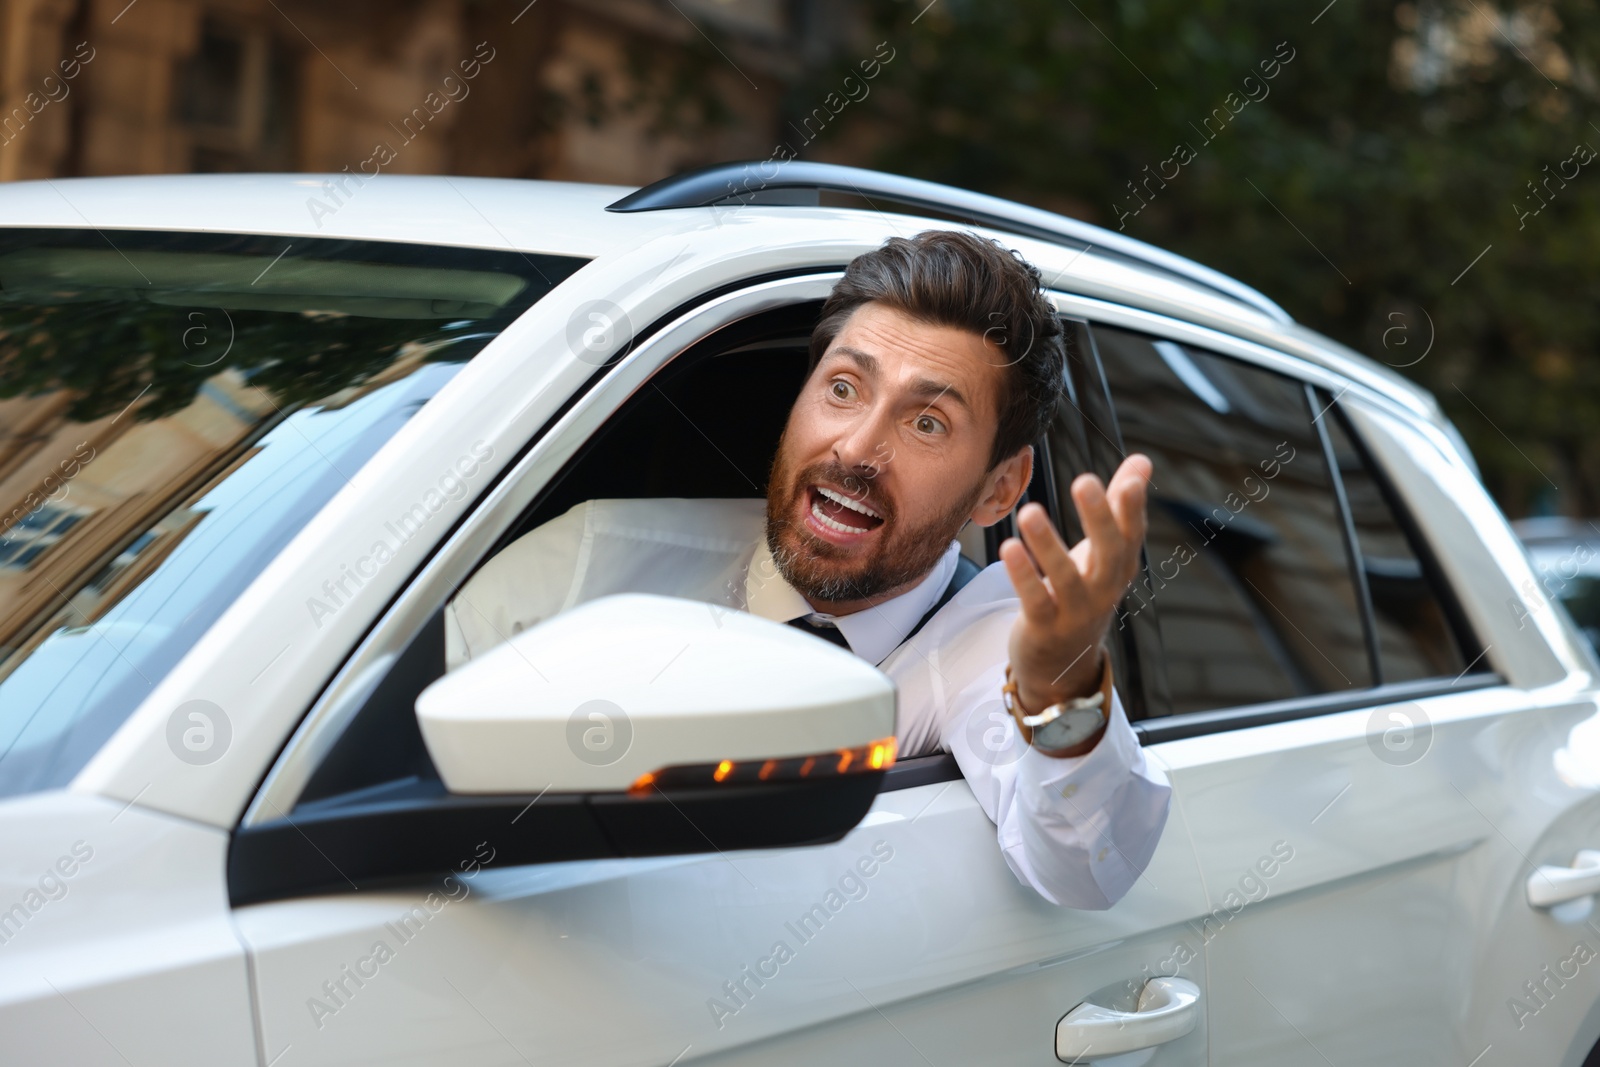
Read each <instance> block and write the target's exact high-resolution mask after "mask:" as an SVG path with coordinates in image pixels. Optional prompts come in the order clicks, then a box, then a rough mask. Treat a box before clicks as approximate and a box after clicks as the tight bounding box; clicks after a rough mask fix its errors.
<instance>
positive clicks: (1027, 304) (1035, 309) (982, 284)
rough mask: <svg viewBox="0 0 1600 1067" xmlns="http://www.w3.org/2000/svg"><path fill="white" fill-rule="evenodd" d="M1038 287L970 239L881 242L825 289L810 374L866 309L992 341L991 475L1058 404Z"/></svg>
mask: <svg viewBox="0 0 1600 1067" xmlns="http://www.w3.org/2000/svg"><path fill="white" fill-rule="evenodd" d="M1040 283H1041V278H1040V276H1039V271H1038V268H1036V267H1034V266H1033V265H1032V264H1030V263H1028V262H1027V261H1026V260H1024V259H1023V258H1022V256H1021V255H1020V254H1019V253H1017V252H1016V251H1010V250H1007V249H1005V248H1003V247H1001V245H1000V244H999V243H998V242H996V241H992V240H988V239H985V238H982V237H979V236H978V235H977V234H973V233H960V232H957V231H954V230H928V231H926V232H924V233H919V234H918V235H917V236H916V237H913V238H911V239H910V240H907V239H906V238H904V237H891V238H889V239H888V240H887V241H885V242H884V243H883V246H882V247H881V248H877V249H874V250H873V251H871V252H864V253H862V254H861V255H859V256H857V257H856V258H855V259H853V260H851V261H850V265H849V266H848V267H846V268H845V272H844V277H843V278H840V279H839V281H838V283H837V284H836V285H835V286H834V287H833V292H832V293H831V294H829V296H828V300H827V302H826V303H825V304H823V305H822V318H821V319H820V320H819V321H818V322H817V325H816V328H815V329H813V330H812V331H811V366H812V368H813V369H814V368H815V367H816V365H817V363H818V362H819V361H820V360H821V359H822V356H823V354H824V353H826V352H827V350H828V346H829V345H831V344H832V343H833V339H834V338H835V337H837V336H838V335H839V331H840V329H842V328H843V327H844V323H845V320H846V319H848V318H849V317H850V316H851V314H853V313H854V312H855V310H856V309H857V308H859V307H860V306H861V305H863V304H867V303H876V304H882V305H883V306H885V307H888V308H893V309H894V310H896V311H899V312H901V313H903V314H906V315H910V316H911V317H912V318H915V319H919V320H921V321H922V322H926V323H929V324H930V325H934V326H951V327H955V328H956V329H961V330H969V331H971V332H972V333H975V334H977V335H978V336H980V337H983V338H986V339H988V340H989V341H992V342H993V343H995V344H996V345H998V346H999V348H1000V352H1001V353H1002V354H1003V357H1004V359H1005V361H1006V373H1005V381H1004V384H1003V385H1002V386H1001V390H1000V411H999V416H1000V422H999V426H998V428H997V429H996V431H995V438H994V447H993V448H992V449H991V451H990V453H989V469H990V470H993V469H994V468H995V467H997V466H998V465H999V464H1000V463H1001V462H1002V461H1003V460H1005V459H1007V458H1008V457H1010V456H1013V455H1015V454H1016V453H1017V452H1019V451H1021V450H1022V449H1023V448H1025V447H1026V446H1028V445H1031V444H1033V443H1034V442H1035V441H1037V440H1038V439H1039V437H1040V436H1041V435H1042V434H1043V433H1044V432H1045V429H1046V428H1047V427H1048V426H1049V424H1050V419H1051V416H1052V415H1053V414H1054V412H1055V407H1056V404H1057V403H1059V402H1060V398H1061V396H1062V391H1063V390H1062V374H1063V368H1064V364H1065V362H1066V351H1065V348H1064V345H1063V341H1062V329H1061V320H1060V319H1058V318H1056V313H1055V309H1054V308H1052V307H1051V306H1050V303H1049V301H1048V300H1046V299H1045V296H1044V293H1043V292H1042V291H1041V288H1040Z"/></svg>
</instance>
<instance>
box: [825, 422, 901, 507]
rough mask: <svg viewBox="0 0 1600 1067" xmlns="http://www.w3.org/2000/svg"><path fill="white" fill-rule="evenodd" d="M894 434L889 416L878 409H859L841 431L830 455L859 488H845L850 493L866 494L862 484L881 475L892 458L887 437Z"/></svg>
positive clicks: (853, 486) (849, 485)
mask: <svg viewBox="0 0 1600 1067" xmlns="http://www.w3.org/2000/svg"><path fill="white" fill-rule="evenodd" d="M893 430H894V422H893V417H892V413H891V412H890V411H889V410H888V409H887V408H886V407H881V406H878V405H873V406H872V407H867V408H863V409H862V410H861V411H860V413H859V414H858V415H857V417H856V418H854V419H852V420H851V421H850V423H849V424H848V425H847V426H846V427H844V428H843V429H842V430H841V432H840V434H839V437H838V438H837V439H836V440H835V441H834V443H833V454H834V457H835V458H836V459H838V461H839V462H840V463H841V464H843V465H844V466H845V467H848V468H849V469H850V472H851V475H852V478H853V479H860V480H861V481H862V483H863V484H847V485H846V486H845V488H846V489H847V490H848V491H850V492H861V493H865V492H866V485H865V484H864V483H866V482H871V481H872V480H873V479H875V478H878V477H879V476H881V475H882V473H883V469H884V465H885V463H886V462H887V459H888V457H889V456H892V455H893V454H894V452H893V448H892V447H891V443H890V442H891V437H892V434H893Z"/></svg>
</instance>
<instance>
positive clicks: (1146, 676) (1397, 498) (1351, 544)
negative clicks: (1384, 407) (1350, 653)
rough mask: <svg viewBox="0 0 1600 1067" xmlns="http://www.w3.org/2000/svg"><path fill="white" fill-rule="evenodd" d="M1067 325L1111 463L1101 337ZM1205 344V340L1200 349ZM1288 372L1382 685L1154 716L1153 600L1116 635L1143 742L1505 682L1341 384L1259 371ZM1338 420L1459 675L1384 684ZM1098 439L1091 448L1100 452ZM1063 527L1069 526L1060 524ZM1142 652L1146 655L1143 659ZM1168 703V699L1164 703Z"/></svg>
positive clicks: (1158, 661) (1161, 692)
mask: <svg viewBox="0 0 1600 1067" xmlns="http://www.w3.org/2000/svg"><path fill="white" fill-rule="evenodd" d="M1062 319H1063V322H1064V323H1066V324H1067V325H1068V327H1069V330H1070V329H1071V328H1072V326H1073V325H1074V324H1081V325H1082V327H1083V332H1084V333H1085V334H1086V335H1087V338H1088V341H1089V343H1088V344H1086V345H1080V346H1078V351H1077V352H1076V353H1074V351H1073V350H1072V346H1070V345H1069V349H1068V356H1069V359H1068V364H1069V373H1070V374H1072V375H1074V377H1075V383H1074V384H1075V389H1076V392H1075V394H1074V398H1075V400H1076V403H1077V406H1079V408H1080V409H1081V410H1082V411H1083V413H1084V418H1085V420H1086V422H1089V423H1090V424H1091V425H1098V427H1099V428H1100V430H1101V435H1102V436H1103V437H1104V438H1105V439H1106V440H1107V441H1108V442H1109V444H1110V445H1111V446H1112V448H1113V449H1114V450H1115V452H1110V453H1108V452H1107V450H1104V449H1102V459H1101V462H1102V463H1105V462H1108V461H1107V460H1106V459H1105V458H1104V456H1105V455H1106V454H1110V455H1115V454H1117V453H1120V454H1124V455H1125V454H1126V451H1127V449H1126V444H1125V442H1124V441H1123V439H1122V431H1121V428H1120V426H1119V425H1118V423H1117V421H1116V407H1115V403H1114V401H1113V398H1112V396H1111V390H1110V386H1109V384H1108V383H1107V379H1106V375H1105V369H1104V367H1103V366H1102V364H1101V360H1100V353H1099V349H1098V347H1097V346H1095V344H1094V343H1093V341H1094V333H1095V327H1096V325H1100V324H1097V323H1096V322H1094V321H1092V320H1089V319H1087V318H1083V317H1079V316H1074V315H1063V316H1062ZM1103 325H1105V326H1107V327H1110V328H1115V329H1132V330H1133V331H1135V332H1138V333H1142V334H1145V335H1147V336H1150V337H1154V338H1157V339H1160V340H1171V341H1173V342H1174V343H1177V344H1183V343H1186V342H1183V341H1181V340H1179V339H1177V338H1172V337H1162V336H1161V335H1159V334H1157V333H1155V332H1153V331H1151V330H1150V329H1149V328H1148V327H1144V326H1133V327H1119V326H1116V325H1115V324H1112V323H1104V324H1103ZM1201 347H1204V346H1201ZM1206 351H1207V352H1209V353H1211V354H1213V355H1216V356H1217V357H1219V358H1222V359H1229V360H1234V361H1237V362H1240V363H1243V364H1245V365H1246V366H1249V367H1258V365H1257V364H1255V363H1254V362H1252V361H1250V360H1243V359H1240V358H1239V357H1238V356H1235V355H1232V354H1230V353H1228V352H1225V351H1216V350H1214V349H1210V348H1207V349H1206ZM1259 369H1266V370H1271V371H1274V372H1275V373H1282V374H1284V376H1285V377H1288V378H1290V379H1291V380H1293V381H1295V382H1296V383H1298V384H1300V385H1301V386H1302V387H1303V388H1304V389H1305V390H1306V398H1307V402H1308V403H1310V404H1311V405H1312V406H1311V410H1312V411H1314V412H1319V414H1317V415H1316V416H1314V418H1313V420H1312V421H1313V422H1314V423H1315V425H1316V427H1317V436H1318V439H1319V440H1320V442H1321V444H1322V449H1323V456H1324V459H1325V461H1326V462H1327V465H1328V468H1329V474H1330V477H1331V479H1332V485H1333V489H1334V504H1335V507H1336V508H1337V509H1338V511H1339V517H1340V524H1341V526H1342V530H1343V535H1344V545H1345V556H1346V559H1347V562H1348V565H1349V567H1350V570H1351V580H1352V582H1353V583H1354V586H1355V592H1356V602H1357V607H1358V610H1360V611H1361V613H1362V619H1361V624H1362V631H1363V634H1364V635H1365V639H1366V644H1367V655H1368V657H1369V660H1370V662H1371V669H1372V677H1373V679H1374V684H1373V685H1371V686H1367V687H1365V688H1360V689H1353V690H1345V691H1340V692H1334V693H1319V694H1314V695H1311V696H1305V697H1294V698H1290V699H1286V700H1277V701H1269V702H1265V703H1259V704H1244V705H1238V706H1234V707H1227V708H1215V709H1210V710H1207V711H1196V712H1184V713H1181V714H1177V715H1174V714H1171V713H1170V712H1168V713H1166V714H1155V715H1151V714H1150V712H1151V710H1152V709H1153V708H1155V709H1159V708H1161V707H1163V706H1165V707H1167V708H1170V707H1171V704H1170V698H1169V697H1168V696H1167V694H1168V693H1169V692H1170V690H1169V688H1168V683H1167V678H1166V664H1165V660H1164V659H1162V658H1161V657H1160V650H1161V631H1160V619H1161V610H1162V609H1161V607H1160V605H1158V604H1155V603H1152V604H1150V605H1148V606H1145V607H1143V608H1141V610H1140V611H1138V612H1137V613H1135V614H1133V615H1132V616H1131V619H1130V620H1129V625H1128V626H1126V627H1125V628H1122V629H1120V630H1119V631H1116V632H1115V633H1116V634H1117V639H1118V640H1119V641H1120V642H1121V643H1122V644H1123V646H1124V647H1125V648H1128V647H1129V646H1132V647H1131V649H1130V651H1129V652H1125V655H1131V659H1130V662H1131V663H1133V664H1138V665H1139V666H1138V668H1137V670H1138V673H1139V674H1140V676H1141V677H1139V678H1138V679H1129V680H1128V683H1129V684H1127V685H1126V687H1125V688H1123V687H1119V689H1122V692H1123V693H1124V700H1125V704H1126V710H1127V712H1128V717H1129V721H1130V724H1131V725H1132V726H1133V731H1134V734H1135V735H1136V736H1137V737H1138V738H1139V743H1140V744H1141V745H1152V744H1159V743H1161V742H1164V741H1178V740H1182V739H1184V738H1189V737H1200V736H1204V735H1206V734H1212V733H1221V732H1223V731H1227V730H1241V729H1247V728H1249V727H1252V726H1264V725H1268V724H1270V723H1278V722H1289V721H1292V720H1296V719H1308V718H1314V717H1316V716H1319V715H1331V714H1334V713H1336V712H1341V711H1353V710H1356V709H1358V708H1369V707H1380V706H1383V705H1385V704H1393V703H1401V702H1404V701H1410V700H1419V699H1422V698H1424V697H1432V696H1442V695H1446V694H1450V693H1462V692H1470V691H1472V690H1477V689H1489V688H1493V687H1495V686H1499V685H1504V684H1505V678H1504V676H1502V675H1501V674H1500V673H1499V672H1498V671H1494V670H1480V671H1476V672H1474V671H1473V670H1472V668H1473V667H1475V666H1477V665H1478V663H1479V662H1480V661H1481V660H1482V659H1483V657H1484V653H1485V651H1486V649H1485V646H1484V645H1483V643H1482V641H1481V640H1480V639H1479V638H1478V636H1477V633H1476V631H1474V630H1473V628H1472V626H1471V624H1470V623H1469V621H1468V620H1467V617H1466V613H1465V611H1464V610H1463V608H1462V605H1461V600H1460V596H1459V594H1458V593H1457V592H1456V590H1455V587H1454V586H1453V585H1452V584H1451V583H1450V581H1449V580H1448V578H1447V576H1446V575H1445V574H1444V571H1443V568H1442V567H1440V565H1439V562H1438V559H1437V557H1436V555H1435V553H1434V550H1433V545H1432V544H1431V543H1430V542H1429V540H1428V538H1427V537H1426V535H1425V534H1424V532H1423V531H1422V529H1421V527H1420V526H1419V525H1418V524H1417V522H1416V519H1415V517H1414V516H1413V515H1412V513H1411V510H1410V508H1409V507H1407V505H1406V503H1405V499H1404V497H1403V496H1402V495H1401V494H1400V493H1399V491H1398V489H1397V487H1396V486H1395V484H1394V481H1393V479H1392V478H1391V477H1390V476H1389V474H1388V472H1387V471H1386V470H1385V469H1384V467H1383V466H1382V464H1380V463H1379V462H1378V461H1377V457H1376V456H1375V455H1374V453H1373V452H1372V450H1371V448H1369V447H1368V446H1367V444H1366V442H1365V440H1364V439H1363V438H1362V436H1361V434H1360V433H1358V432H1357V430H1356V427H1355V425H1354V423H1353V422H1352V420H1351V419H1350V418H1349V417H1348V415H1347V414H1346V413H1345V411H1344V409H1343V408H1342V407H1341V405H1340V404H1339V397H1340V396H1342V395H1343V390H1340V392H1339V393H1337V394H1330V393H1329V392H1328V391H1327V390H1326V389H1325V388H1323V387H1322V386H1318V385H1315V384H1313V383H1311V382H1309V381H1307V380H1306V379H1304V378H1302V377H1300V376H1298V375H1295V374H1292V373H1287V372H1285V371H1283V370H1281V369H1278V368H1259ZM1329 417H1334V418H1338V419H1339V420H1340V426H1341V428H1342V429H1343V430H1344V432H1345V434H1346V435H1347V436H1348V437H1349V438H1350V441H1351V442H1352V444H1353V445H1354V447H1355V448H1356V450H1357V451H1358V453H1359V454H1360V456H1361V459H1362V462H1363V463H1364V464H1365V466H1366V468H1367V470H1368V471H1369V472H1370V474H1371V476H1372V478H1373V479H1374V481H1375V482H1376V483H1377V485H1378V487H1379V491H1380V492H1381V493H1382V495H1383V498H1384V502H1385V503H1386V504H1387V505H1388V507H1389V510H1390V512H1391V514H1392V515H1393V516H1394V519H1395V522H1396V523H1397V524H1398V525H1399V526H1400V529H1401V531H1402V532H1403V533H1404V534H1405V536H1406V538H1407V540H1408V541H1409V542H1410V543H1411V547H1412V549H1413V550H1414V551H1415V552H1416V555H1417V559H1418V561H1419V562H1420V563H1421V565H1422V569H1423V575H1424V577H1425V579H1426V581H1427V582H1428V584H1429V586H1430V588H1431V589H1432V591H1433V593H1434V595H1435V597H1436V598H1437V599H1438V601H1439V606H1440V609H1441V611H1442V612H1443V613H1444V616H1445V619H1446V622H1447V624H1448V626H1449V629H1450V634H1451V636H1452V637H1453V638H1454V639H1455V641H1456V643H1457V646H1458V648H1459V651H1460V654H1461V658H1462V662H1464V663H1466V664H1467V668H1466V670H1464V671H1463V672H1462V673H1461V674H1460V675H1458V676H1457V677H1455V678H1454V679H1446V678H1442V677H1441V678H1424V679H1418V680H1415V681H1407V682H1389V683H1385V682H1384V681H1383V675H1382V673H1381V664H1380V662H1379V659H1378V650H1377V637H1376V633H1377V630H1376V623H1375V619H1374V615H1373V607H1372V599H1371V595H1370V591H1369V590H1368V588H1367V582H1366V576H1365V574H1364V573H1363V572H1362V571H1361V565H1360V560H1359V556H1358V553H1359V549H1358V547H1357V542H1356V540H1355V525H1354V517H1353V516H1352V514H1351V512H1350V507H1349V501H1348V497H1347V494H1346V492H1345V487H1344V480H1343V477H1342V475H1341V474H1340V472H1339V469H1338V464H1337V463H1335V462H1334V461H1333V443H1332V440H1331V438H1330V436H1329V433H1328V430H1327V427H1326V426H1325V425H1324V424H1323V421H1322V420H1323V419H1325V418H1329ZM1094 447H1095V446H1094V442H1093V440H1092V439H1091V441H1090V448H1091V451H1093V449H1094ZM1095 473H1097V474H1099V475H1100V476H1101V477H1102V478H1103V477H1106V476H1107V475H1108V474H1109V473H1110V468H1109V467H1104V468H1103V469H1097V470H1095ZM1055 518H1056V520H1057V522H1058V524H1062V523H1064V522H1066V521H1067V519H1068V516H1064V515H1056V516H1055ZM1061 528H1062V529H1064V530H1065V529H1067V528H1068V527H1067V526H1066V525H1062V527H1061ZM1140 573H1141V577H1145V578H1147V577H1148V576H1149V558H1148V554H1147V553H1141V563H1140ZM1141 653H1142V655H1141ZM1133 693H1138V694H1140V695H1141V698H1142V700H1143V703H1138V704H1136V703H1134V701H1133V700H1131V699H1129V694H1133ZM1162 702H1164V703H1162Z"/></svg>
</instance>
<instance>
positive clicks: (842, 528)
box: [811, 502, 861, 534]
mask: <svg viewBox="0 0 1600 1067" xmlns="http://www.w3.org/2000/svg"><path fill="white" fill-rule="evenodd" d="M811 517H812V518H813V519H816V520H817V521H818V522H820V523H822V525H824V526H826V527H827V528H828V529H830V530H834V531H837V532H838V533H842V534H858V533H860V532H861V527H859V526H846V525H845V524H844V523H842V522H840V521H838V520H837V519H830V518H828V516H826V515H824V514H823V513H822V504H821V503H820V502H819V503H816V504H812V505H811Z"/></svg>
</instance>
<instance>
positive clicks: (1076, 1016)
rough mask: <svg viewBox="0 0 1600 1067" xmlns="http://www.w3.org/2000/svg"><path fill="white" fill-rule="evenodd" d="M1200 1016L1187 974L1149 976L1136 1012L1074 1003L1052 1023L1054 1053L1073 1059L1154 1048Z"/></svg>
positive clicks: (1197, 990) (1197, 997)
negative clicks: (1054, 1032) (1054, 1030)
mask: <svg viewBox="0 0 1600 1067" xmlns="http://www.w3.org/2000/svg"><path fill="white" fill-rule="evenodd" d="M1199 1021H1200V987H1199V986H1197V985H1195V984H1194V983H1193V982H1191V981H1189V980H1188V979H1187V978H1152V979H1150V981H1148V982H1146V983H1145V984H1144V989H1142V990H1140V992H1139V1007H1138V1009H1137V1010H1135V1011H1116V1010H1114V1009H1112V1008H1103V1007H1101V1006H1100V1005H1098V1004H1079V1005H1078V1006H1077V1007H1076V1008H1073V1009H1072V1010H1071V1011H1069V1012H1067V1014H1066V1015H1064V1016H1062V1018H1061V1021H1060V1022H1058V1023H1057V1024H1056V1058H1057V1059H1059V1060H1061V1061H1063V1062H1064V1063H1078V1062H1082V1061H1084V1060H1091V1059H1099V1058H1100V1057H1102V1056H1116V1055H1120V1054H1121V1053H1124V1052H1137V1051H1138V1050H1139V1049H1142V1048H1154V1047H1155V1046H1156V1045H1164V1044H1166V1043H1167V1042H1168V1041H1176V1040H1177V1039H1178V1038H1180V1037H1182V1036H1183V1035H1185V1034H1187V1033H1188V1032H1189V1031H1190V1030H1193V1029H1194V1026H1195V1023H1197V1022H1199Z"/></svg>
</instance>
